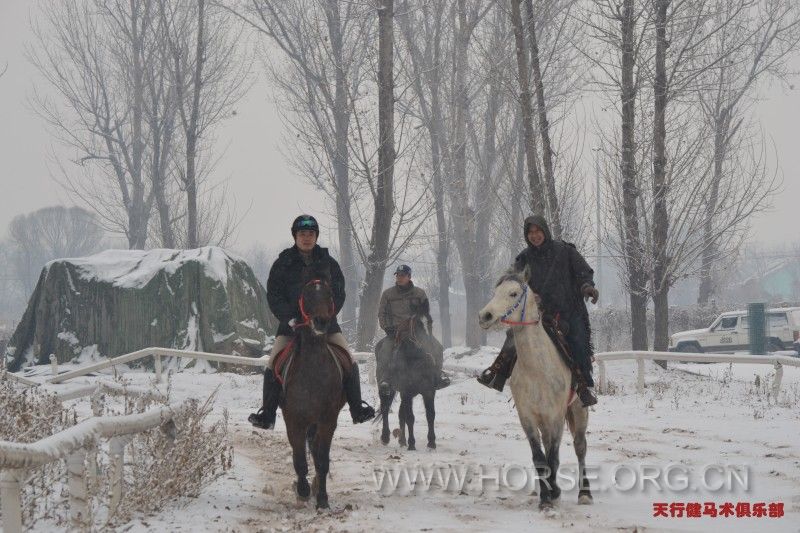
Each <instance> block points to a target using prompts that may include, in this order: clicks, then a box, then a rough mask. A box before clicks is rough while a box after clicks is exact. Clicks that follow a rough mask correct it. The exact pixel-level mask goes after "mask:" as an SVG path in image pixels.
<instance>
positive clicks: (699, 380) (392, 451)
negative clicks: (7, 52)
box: [75, 348, 800, 531]
mask: <svg viewBox="0 0 800 533" xmlns="http://www.w3.org/2000/svg"><path fill="white" fill-rule="evenodd" d="M457 352H458V351H457V350H456V351H455V353H450V354H449V355H448V358H447V361H446V365H447V366H448V367H449V368H451V369H453V370H456V373H455V379H454V384H453V385H452V386H450V387H449V388H447V389H445V390H443V391H440V392H439V394H438V395H437V405H436V407H437V421H436V433H437V443H438V448H437V449H436V450H435V451H431V450H428V449H426V448H425V446H424V444H425V433H426V428H425V420H424V410H423V409H422V406H421V401H420V400H419V399H418V400H417V402H418V403H417V404H416V414H417V423H416V429H417V444H418V447H419V451H412V452H409V451H407V450H405V449H402V448H400V447H399V446H398V444H397V441H396V440H394V439H393V440H392V442H391V443H390V444H389V445H388V446H383V445H381V443H380V442H379V440H378V436H379V426H377V425H370V424H362V425H355V426H354V425H353V424H352V423H351V421H350V419H349V415H348V413H347V412H346V410H345V411H343V412H342V415H341V416H340V419H339V423H340V425H339V429H338V431H337V433H336V437H335V439H334V446H333V449H332V453H331V455H332V465H331V479H330V481H329V485H328V487H329V495H330V501H331V506H332V508H331V510H330V511H325V512H317V511H315V509H314V507H313V503H311V502H309V503H305V504H300V505H298V503H297V502H296V500H295V497H294V493H293V492H292V482H293V481H294V471H293V468H292V465H291V458H290V448H289V445H288V443H287V441H286V435H285V428H284V425H283V421H282V419H281V418H280V415H279V419H278V427H277V429H276V430H275V431H255V430H253V429H252V428H251V426H250V425H249V424H248V423H247V421H246V418H247V414H248V413H249V412H251V411H252V410H254V409H255V408H256V407H257V404H258V403H259V395H260V389H261V379H260V377H259V376H255V375H252V376H239V375H232V374H194V373H188V372H187V373H181V374H178V375H177V376H175V377H174V379H173V389H172V394H173V397H174V398H181V397H185V396H203V395H207V394H208V393H209V392H210V391H211V390H213V389H214V388H216V387H219V393H218V395H219V398H218V400H217V412H221V411H222V408H227V409H229V411H230V415H231V435H232V439H233V442H234V446H235V453H236V455H235V458H234V468H233V470H232V471H231V472H229V474H228V475H227V476H226V477H224V478H222V479H220V480H218V481H217V482H216V483H215V484H214V485H212V486H210V487H208V488H207V489H206V490H205V492H204V493H203V494H202V495H201V496H200V497H199V498H196V499H188V500H183V501H180V502H176V503H175V504H174V505H173V506H171V507H170V508H168V509H165V510H164V511H163V512H162V513H161V514H159V515H158V516H154V517H148V518H146V519H140V520H137V521H136V522H134V523H132V524H128V526H126V527H125V528H122V530H125V531H273V530H302V531H317V530H322V531H330V530H336V531H338V530H349V531H369V530H372V531H375V530H378V531H385V530H393V531H488V530H493V529H502V530H508V531H530V530H534V529H535V530H536V531H556V530H559V531H561V530H568V531H597V530H602V531H611V530H618V531H634V530H636V531H643V530H653V531H704V530H712V529H719V528H723V529H725V530H734V531H754V530H756V529H758V530H764V531H800V442H799V441H798V436H799V435H800V369H797V368H788V367H787V368H785V369H784V378H783V392H782V394H781V397H780V398H778V399H777V401H776V400H775V399H774V398H771V397H769V395H768V393H767V391H769V390H771V388H770V384H771V377H770V375H771V374H772V372H773V371H772V368H771V367H769V366H767V365H764V366H759V365H737V366H734V367H732V369H731V367H730V366H729V365H724V364H713V365H694V364H685V365H675V366H674V367H673V368H672V369H670V370H668V371H663V370H661V369H660V368H658V367H656V366H655V365H652V364H650V363H648V367H647V380H646V381H647V388H646V391H645V393H644V395H641V396H640V395H637V394H636V392H635V369H636V365H635V363H633V362H624V361H620V362H614V363H610V364H608V375H609V378H610V380H611V384H612V387H613V388H615V389H616V390H615V392H614V394H611V395H604V396H601V397H600V403H599V404H598V405H597V406H596V408H593V409H592V413H591V415H590V430H589V435H588V441H589V452H588V457H587V463H588V464H589V465H591V466H594V467H596V468H597V469H598V475H599V479H598V481H597V482H595V485H594V487H598V488H599V486H600V485H606V486H608V485H610V484H611V476H610V472H611V471H612V470H613V469H614V468H615V467H618V465H622V467H620V468H624V469H625V472H630V471H631V470H639V469H641V468H643V467H644V466H647V465H651V466H654V467H659V468H664V467H667V466H668V465H670V464H681V465H684V466H685V467H686V468H687V469H689V471H690V472H691V474H690V476H691V479H693V480H696V479H697V477H698V476H701V475H702V472H703V469H704V467H706V466H707V465H712V464H714V465H737V466H739V465H746V466H747V467H749V481H750V489H749V491H748V492H743V491H741V490H739V491H738V492H736V493H731V492H725V491H721V492H714V493H711V492H709V491H705V490H703V489H700V490H699V491H694V490H686V491H680V490H677V489H676V490H666V491H664V492H656V491H655V490H653V489H652V487H651V488H650V489H648V490H647V491H644V492H642V491H638V490H635V489H634V490H630V491H622V490H611V489H609V490H595V493H594V505H592V506H579V505H578V504H577V493H576V491H575V490H574V489H573V490H565V491H564V493H563V494H562V498H561V501H560V504H559V507H558V511H557V513H556V515H555V516H552V517H546V516H544V515H542V514H541V513H540V512H539V511H538V510H537V497H536V496H535V495H531V491H530V490H527V489H524V490H518V491H514V490H510V489H509V488H500V489H497V487H496V486H495V482H494V481H493V480H492V479H488V480H484V481H483V483H482V484H481V481H480V479H478V477H477V476H476V475H474V472H477V471H478V469H481V471H482V472H484V475H492V474H493V473H494V475H496V473H497V472H498V471H499V470H500V468H501V467H503V466H504V465H506V467H508V466H509V465H519V467H520V468H521V467H529V466H530V448H529V447H528V444H527V442H526V440H525V439H524V436H523V434H522V431H521V429H520V427H519V423H518V421H517V414H516V411H515V409H514V405H513V403H512V402H511V401H510V393H509V392H507V391H506V392H505V393H503V394H501V393H496V392H494V391H491V390H489V389H486V388H484V387H482V386H480V385H479V384H477V383H476V382H475V381H474V380H473V379H472V377H471V376H472V375H473V373H474V372H476V371H477V370H479V369H481V368H483V367H485V366H487V365H488V363H489V362H490V361H491V359H492V358H493V356H494V354H495V353H496V349H491V348H488V349H484V350H483V351H482V352H480V353H478V354H477V355H473V356H469V355H467V356H463V357H460V358H458V356H457ZM696 373H700V374H704V375H702V376H701V375H696ZM756 375H758V376H759V378H758V385H756V384H755V376H756ZM127 376H128V377H130V378H132V379H133V380H134V381H135V382H140V383H144V382H146V381H147V380H148V379H150V378H151V377H152V374H151V375H149V376H148V375H142V374H133V373H131V374H128V375H127ZM87 379H88V378H87ZM75 381H79V380H75ZM364 387H365V395H366V396H367V398H368V399H370V400H374V399H375V397H376V392H375V391H374V387H373V386H370V385H368V384H366V383H365V385H364ZM396 420H397V418H396V406H395V410H394V412H393V413H392V415H391V421H392V427H396V425H397V422H396ZM561 450H562V453H561V457H562V465H567V466H569V465H574V464H575V456H574V455H573V453H572V446H571V440H570V438H569V436H568V434H567V435H565V438H564V442H563V444H562V448H561ZM403 466H405V467H409V468H412V469H413V468H415V467H421V469H422V471H430V468H432V467H433V466H436V467H438V468H440V470H439V471H440V472H441V471H446V468H447V467H448V466H449V467H451V468H453V471H462V472H463V471H466V472H473V475H472V476H468V477H470V480H469V481H468V483H467V484H466V485H465V487H464V489H463V490H461V491H459V490H450V489H452V488H453V486H451V487H449V488H448V490H445V489H442V488H441V487H438V486H437V485H436V482H434V483H433V486H432V487H431V488H430V489H429V490H423V489H421V488H420V487H419V486H418V487H417V488H416V489H415V490H414V491H409V490H408V487H406V488H405V489H401V490H399V491H395V492H394V493H391V491H390V490H388V488H387V487H388V485H384V486H383V489H382V490H381V489H379V488H378V487H376V483H375V478H376V475H377V476H380V473H381V472H383V471H385V470H386V471H391V472H397V471H399V469H400V468H401V467H403ZM513 468H516V467H513ZM426 469H427V470H426ZM459 469H460V470H459ZM376 471H377V472H378V474H376ZM516 472H519V470H516ZM512 477H513V475H512ZM511 484H512V485H514V484H515V483H513V482H512V483H511ZM695 484H696V483H695ZM517 486H518V485H517ZM481 487H482V488H481ZM709 501H713V502H718V503H720V504H721V503H723V502H726V501H730V502H732V503H734V504H736V503H737V502H750V503H751V504H755V503H757V502H765V503H770V502H782V503H783V504H784V511H785V516H784V517H783V518H769V517H764V518H736V517H728V518H722V517H717V518H711V517H704V518H654V517H653V503H654V502H667V503H671V502H682V503H691V502H700V503H703V502H709Z"/></svg>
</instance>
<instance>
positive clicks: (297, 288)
mask: <svg viewBox="0 0 800 533" xmlns="http://www.w3.org/2000/svg"><path fill="white" fill-rule="evenodd" d="M312 279H325V280H328V281H329V282H330V284H331V290H332V291H333V304H334V306H335V307H336V312H337V313H338V312H339V310H340V309H341V308H342V305H344V299H345V292H344V275H343V274H342V269H341V268H340V267H339V263H337V262H336V260H335V259H334V258H332V257H331V256H330V255H329V254H328V249H327V248H320V247H319V245H317V246H314V250H312V252H311V264H310V265H306V264H305V261H303V256H302V255H300V250H298V249H297V246H292V247H291V248H287V249H285V250H284V251H282V252H281V253H280V255H279V256H278V259H276V260H275V262H274V263H273V264H272V268H271V269H270V271H269V279H268V280H267V302H268V303H269V309H270V311H272V314H273V315H275V317H277V319H278V320H279V321H280V325H279V326H278V333H277V334H278V335H293V334H294V332H293V331H292V327H291V326H290V325H289V321H290V320H291V319H293V318H294V319H295V320H297V321H298V322H299V321H300V320H302V318H301V316H300V305H299V300H300V293H301V292H302V291H303V287H304V286H305V284H306V283H308V282H309V281H311V280H312ZM341 331H342V329H341V328H340V327H339V323H338V322H337V321H336V319H335V318H334V319H333V321H332V322H331V324H330V327H329V328H328V333H341Z"/></svg>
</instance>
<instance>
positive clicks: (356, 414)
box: [350, 400, 375, 424]
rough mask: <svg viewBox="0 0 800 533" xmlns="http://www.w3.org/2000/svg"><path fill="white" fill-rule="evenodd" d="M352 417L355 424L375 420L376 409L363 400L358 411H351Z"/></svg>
mask: <svg viewBox="0 0 800 533" xmlns="http://www.w3.org/2000/svg"><path fill="white" fill-rule="evenodd" d="M350 416H352V417H353V423H354V424H361V423H362V422H366V421H368V420H372V419H373V418H375V409H374V408H373V407H372V406H371V405H370V404H368V403H367V402H365V401H364V400H361V405H359V406H358V408H357V409H350Z"/></svg>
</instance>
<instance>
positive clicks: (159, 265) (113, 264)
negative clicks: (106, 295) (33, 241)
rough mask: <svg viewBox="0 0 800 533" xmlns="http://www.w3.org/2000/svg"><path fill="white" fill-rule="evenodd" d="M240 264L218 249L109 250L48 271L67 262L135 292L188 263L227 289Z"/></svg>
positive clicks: (93, 277)
mask: <svg viewBox="0 0 800 533" xmlns="http://www.w3.org/2000/svg"><path fill="white" fill-rule="evenodd" d="M240 260H241V259H239V258H238V257H234V256H232V255H231V254H229V253H228V252H226V251H225V250H223V249H222V248H219V247H217V246H204V247H202V248H197V249H193V250H168V249H163V248H161V249H154V250H106V251H103V252H100V253H98V254H95V255H91V256H88V257H79V258H68V259H56V260H54V261H50V262H49V263H47V266H46V268H48V269H49V267H50V265H52V264H53V263H61V262H66V263H70V264H72V265H74V266H75V267H77V269H78V271H79V272H80V276H81V278H83V279H85V280H90V281H91V280H97V281H101V282H106V283H110V284H112V285H114V286H116V287H121V288H130V289H134V288H141V287H144V286H145V285H147V284H148V283H149V282H150V280H151V279H153V277H154V276H155V275H156V274H158V273H159V272H162V271H166V272H167V273H168V274H172V273H174V272H175V271H176V270H178V268H180V267H181V266H182V265H184V264H185V263H187V262H199V263H200V264H202V265H203V269H204V271H205V274H206V276H208V277H209V278H211V279H214V280H217V281H220V282H221V283H222V285H223V286H227V283H228V264H229V263H233V262H234V261H240Z"/></svg>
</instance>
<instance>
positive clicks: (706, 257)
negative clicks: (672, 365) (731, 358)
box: [697, 108, 730, 305]
mask: <svg viewBox="0 0 800 533" xmlns="http://www.w3.org/2000/svg"><path fill="white" fill-rule="evenodd" d="M729 116H730V115H729V114H728V113H727V108H725V109H724V110H723V112H722V113H720V116H717V117H716V118H715V119H714V177H713V181H712V182H711V192H710V193H709V195H708V206H707V207H706V216H705V222H704V224H703V255H702V257H701V259H700V289H699V291H698V294H697V303H698V304H699V305H708V302H709V300H710V299H711V296H712V295H713V294H714V283H713V274H712V268H713V262H714V260H715V259H716V257H717V250H716V248H715V246H714V237H713V235H712V232H713V228H714V212H715V211H716V209H717V202H718V201H719V185H720V182H721V181H722V178H723V176H722V169H723V162H724V160H725V152H726V148H727V146H726V140H727V139H728V129H729V124H730V121H729V119H728V117H729Z"/></svg>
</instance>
